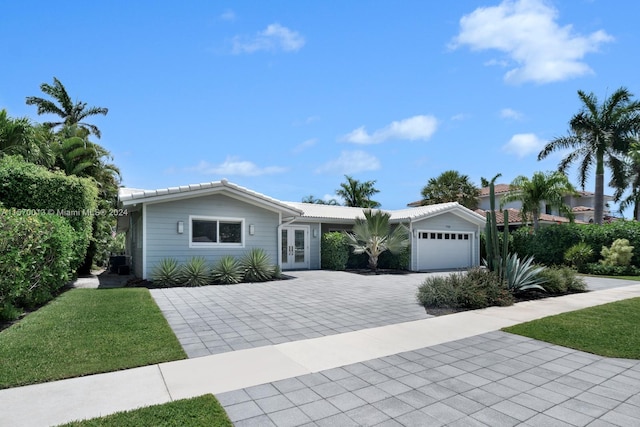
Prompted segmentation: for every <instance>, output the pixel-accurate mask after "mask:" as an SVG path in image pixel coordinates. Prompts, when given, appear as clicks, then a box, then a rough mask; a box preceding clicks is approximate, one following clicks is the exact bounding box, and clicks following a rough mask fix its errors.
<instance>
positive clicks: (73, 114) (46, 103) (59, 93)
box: [26, 77, 109, 138]
mask: <svg viewBox="0 0 640 427" xmlns="http://www.w3.org/2000/svg"><path fill="white" fill-rule="evenodd" d="M40 90H41V91H42V92H44V93H45V94H46V95H49V96H50V97H51V98H53V100H49V99H44V98H40V97H37V96H28V97H27V100H26V102H27V105H35V106H37V107H38V114H55V115H56V116H59V117H60V118H61V119H62V121H59V122H45V123H44V125H45V126H48V127H50V128H54V127H56V126H65V125H66V126H73V125H76V126H78V127H80V128H82V129H84V130H85V131H86V133H87V134H91V133H92V134H94V135H95V136H96V137H98V138H100V136H101V133H100V129H98V127H97V126H95V125H92V124H90V123H86V122H84V119H86V118H87V117H90V116H95V115H98V114H101V115H103V116H106V115H107V113H108V112H109V109H108V108H103V107H87V103H86V102H81V101H76V103H75V104H74V103H73V102H72V101H71V98H70V97H69V94H68V93H67V90H66V89H65V87H64V85H63V84H62V83H61V82H60V80H58V79H57V78H55V77H54V78H53V85H50V84H48V83H42V84H41V85H40Z"/></svg>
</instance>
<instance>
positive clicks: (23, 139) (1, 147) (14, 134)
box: [0, 110, 55, 167]
mask: <svg viewBox="0 0 640 427" xmlns="http://www.w3.org/2000/svg"><path fill="white" fill-rule="evenodd" d="M51 139H52V138H51V135H50V134H49V133H48V132H47V131H46V129H44V128H43V127H42V126H40V125H33V124H32V123H31V122H30V121H29V119H28V118H26V117H22V118H19V119H14V118H11V117H9V116H8V115H7V111H6V110H0V154H6V155H13V154H17V155H20V156H22V158H23V159H24V160H25V161H27V162H30V163H35V164H38V165H43V166H46V167H50V166H52V165H53V162H54V160H55V157H54V154H53V151H52V149H51V144H50V141H51Z"/></svg>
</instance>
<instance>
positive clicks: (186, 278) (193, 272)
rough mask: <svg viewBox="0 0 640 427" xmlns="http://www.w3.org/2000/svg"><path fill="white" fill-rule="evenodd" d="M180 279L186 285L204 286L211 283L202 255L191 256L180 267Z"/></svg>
mask: <svg viewBox="0 0 640 427" xmlns="http://www.w3.org/2000/svg"><path fill="white" fill-rule="evenodd" d="M182 281H183V282H184V284H185V285H186V286H206V285H208V284H209V283H211V275H210V271H209V268H208V267H207V261H206V260H205V259H204V258H203V257H193V258H191V259H190V260H189V261H187V263H186V264H185V265H184V266H183V267H182Z"/></svg>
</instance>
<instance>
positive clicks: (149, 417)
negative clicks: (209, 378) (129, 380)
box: [63, 394, 233, 427]
mask: <svg viewBox="0 0 640 427" xmlns="http://www.w3.org/2000/svg"><path fill="white" fill-rule="evenodd" d="M111 426H113V427H140V426H154V427H183V426H190V427H200V426H202V427H233V424H232V423H231V421H229V418H228V417H227V414H226V412H225V411H224V409H223V408H222V406H220V403H218V400H217V399H216V398H215V397H214V396H213V395H211V394H206V395H204V396H200V397H195V398H193V399H185V400H176V401H174V402H169V403H165V404H164V405H155V406H149V407H147V408H141V409H135V410H133V411H127V412H118V413H116V414H113V415H107V416H105V417H101V418H93V419H91V420H86V421H76V422H72V423H69V424H65V425H64V426H63V427H111Z"/></svg>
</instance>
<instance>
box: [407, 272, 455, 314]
mask: <svg viewBox="0 0 640 427" xmlns="http://www.w3.org/2000/svg"><path fill="white" fill-rule="evenodd" d="M416 297H417V298H418V302H419V303H420V304H421V305H423V306H425V307H435V308H441V307H442V308H447V307H448V308H456V307H458V300H457V298H456V290H455V288H454V287H453V283H452V281H451V280H449V278H448V277H444V276H429V277H427V278H426V279H425V281H424V282H423V283H422V285H420V287H419V288H418V293H417V295H416Z"/></svg>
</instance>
